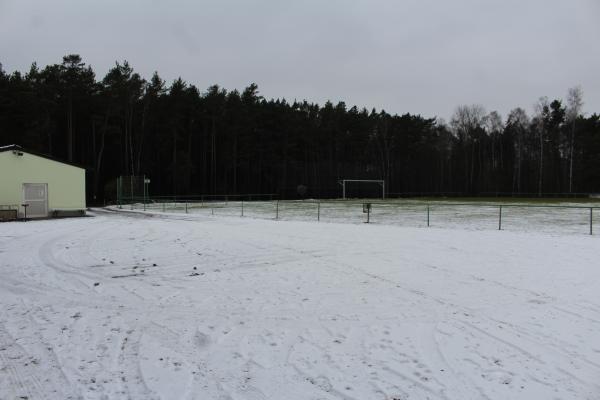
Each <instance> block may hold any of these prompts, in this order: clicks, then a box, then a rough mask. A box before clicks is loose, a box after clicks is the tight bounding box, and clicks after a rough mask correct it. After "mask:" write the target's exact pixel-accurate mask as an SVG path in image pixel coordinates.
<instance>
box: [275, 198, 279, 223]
mask: <svg viewBox="0 0 600 400" xmlns="http://www.w3.org/2000/svg"><path fill="white" fill-rule="evenodd" d="M275 219H279V199H277V202H276V203H275Z"/></svg>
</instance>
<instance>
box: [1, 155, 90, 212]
mask: <svg viewBox="0 0 600 400" xmlns="http://www.w3.org/2000/svg"><path fill="white" fill-rule="evenodd" d="M0 209H4V210H12V209H16V210H17V215H18V216H19V218H23V217H24V216H25V214H27V218H45V217H51V216H61V215H83V214H85V209H86V203H85V169H84V168H82V167H79V166H76V165H73V164H69V163H65V162H62V161H58V160H55V159H53V158H52V157H49V156H46V155H43V154H38V153H35V152H31V151H28V150H24V149H22V148H21V147H20V146H17V145H10V146H3V147H0Z"/></svg>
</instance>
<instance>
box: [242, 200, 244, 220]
mask: <svg viewBox="0 0 600 400" xmlns="http://www.w3.org/2000/svg"><path fill="white" fill-rule="evenodd" d="M243 216H244V200H243V199H242V217H243Z"/></svg>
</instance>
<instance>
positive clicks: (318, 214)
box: [317, 201, 321, 222]
mask: <svg viewBox="0 0 600 400" xmlns="http://www.w3.org/2000/svg"><path fill="white" fill-rule="evenodd" d="M319 221H321V201H317V222H319Z"/></svg>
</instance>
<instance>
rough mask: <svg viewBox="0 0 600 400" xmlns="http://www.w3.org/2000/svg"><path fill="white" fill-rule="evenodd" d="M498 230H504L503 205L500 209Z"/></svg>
mask: <svg viewBox="0 0 600 400" xmlns="http://www.w3.org/2000/svg"><path fill="white" fill-rule="evenodd" d="M498 230H499V231H501V230H502V206H500V207H499V211H498Z"/></svg>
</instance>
